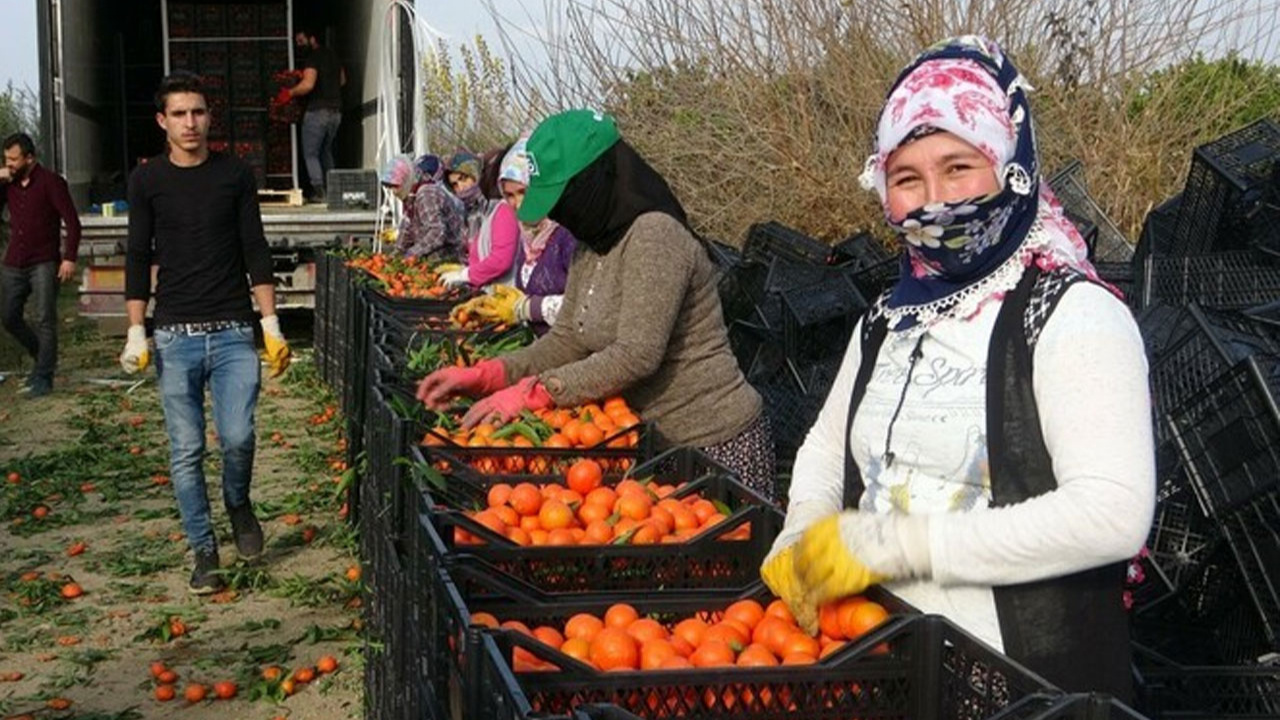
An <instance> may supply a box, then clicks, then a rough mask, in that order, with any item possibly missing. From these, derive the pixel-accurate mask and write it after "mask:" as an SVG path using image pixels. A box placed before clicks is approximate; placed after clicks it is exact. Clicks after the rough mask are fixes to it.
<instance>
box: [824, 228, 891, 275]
mask: <svg viewBox="0 0 1280 720" xmlns="http://www.w3.org/2000/svg"><path fill="white" fill-rule="evenodd" d="M896 257H897V255H896V254H895V253H893V252H892V251H890V250H889V249H888V248H886V247H885V245H884V243H882V242H880V241H879V240H877V239H876V238H875V236H873V235H872V234H871V233H867V232H859V233H854V234H853V235H850V236H849V237H847V238H845V239H844V240H841V241H840V242H838V243H836V244H835V245H832V246H831V257H830V264H832V265H835V266H838V267H842V268H845V269H847V270H851V271H856V270H862V269H865V268H869V267H872V266H874V265H879V264H880V263H882V262H884V261H885V260H892V259H895V258H896Z"/></svg>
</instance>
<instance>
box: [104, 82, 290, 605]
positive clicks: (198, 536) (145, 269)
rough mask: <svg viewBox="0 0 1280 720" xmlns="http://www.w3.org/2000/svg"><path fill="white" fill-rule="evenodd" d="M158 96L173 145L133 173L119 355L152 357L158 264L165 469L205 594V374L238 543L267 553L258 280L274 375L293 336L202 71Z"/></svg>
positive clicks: (210, 537) (256, 215) (132, 361)
mask: <svg viewBox="0 0 1280 720" xmlns="http://www.w3.org/2000/svg"><path fill="white" fill-rule="evenodd" d="M156 108H157V110H158V111H159V112H157V113H156V122H157V123H158V124H159V125H160V127H161V129H163V130H164V131H165V135H166V137H167V139H168V147H169V149H168V152H166V153H163V154H161V155H157V156H156V157H154V158H151V159H150V161H148V162H146V163H144V164H142V165H139V166H138V167H137V168H136V169H135V170H134V171H133V174H132V175H131V176H130V177H129V240H128V248H127V250H126V259H125V305H126V307H127V309H128V313H129V333H128V340H127V342H126V343H125V349H124V352H123V353H122V354H121V356H120V364H121V365H122V366H123V367H124V369H125V372H129V373H134V372H139V371H141V370H144V369H145V368H146V367H147V363H148V361H149V360H150V350H149V349H148V346H147V336H146V329H145V327H144V324H143V323H144V319H145V316H146V309H147V302H148V300H150V298H151V297H152V292H151V271H152V267H153V266H154V267H155V268H156V286H155V295H154V297H155V326H156V331H155V347H156V351H157V357H156V371H157V373H158V375H159V386H160V394H161V400H162V402H163V406H164V419H165V429H166V430H167V431H168V434H169V476H170V479H171V480H172V483H173V489H174V494H175V495H176V496H177V499H178V509H179V510H180V511H181V512H182V526H183V529H184V530H185V531H186V534H187V542H188V544H189V545H190V546H191V549H192V551H193V553H194V554H195V570H194V571H193V572H192V574H191V584H190V589H191V591H192V592H195V593H201V594H203V593H210V592H216V591H217V590H219V589H220V588H221V587H222V580H221V578H220V577H219V576H218V574H217V572H216V571H217V569H218V546H217V540H216V538H215V536H214V532H213V526H212V523H211V522H210V515H209V498H208V495H207V493H206V491H205V478H204V451H205V425H204V393H205V386H206V385H207V386H208V387H209V390H210V394H211V395H212V398H213V420H214V425H215V426H216V427H217V429H218V438H219V441H220V443H221V446H222V455H223V458H222V460H223V462H222V500H223V504H224V505H225V507H226V510H227V514H228V515H229V516H230V518H231V528H232V531H233V534H234V535H235V543H236V549H237V551H239V554H240V555H241V557H246V558H252V557H256V556H257V555H260V554H261V553H262V543H263V538H262V527H261V526H260V525H259V524H258V520H257V518H256V517H254V514H253V507H252V505H251V504H250V500H249V483H250V480H251V478H252V476H253V455H254V418H253V416H254V410H255V409H256V407H257V403H258V388H259V385H260V381H261V377H260V376H261V369H260V367H259V363H258V355H257V352H256V351H255V349H254V340H253V320H254V313H253V305H252V304H251V303H250V300H249V294H250V291H252V293H253V297H254V299H256V300H257V302H258V308H259V310H260V311H261V313H262V319H261V320H260V324H261V326H262V332H263V337H264V340H265V343H266V352H265V353H264V354H263V357H264V358H265V360H266V362H267V365H268V367H269V369H270V373H271V376H272V377H275V376H276V375H279V374H280V373H282V372H284V370H285V368H286V367H288V365H289V346H288V344H287V343H286V342H285V339H284V336H283V335H282V334H281V332H280V322H279V319H278V318H277V317H276V312H275V287H274V278H273V275H272V272H271V253H270V251H269V250H268V248H267V241H266V237H265V236H264V235H263V232H262V215H261V213H260V212H259V210H258V194H257V184H256V182H255V180H254V175H253V171H252V170H251V169H250V168H249V166H248V165H246V164H245V163H244V162H242V161H241V160H240V159H239V158H236V157H232V156H229V155H224V154H222V153H216V152H211V151H210V150H209V142H208V134H209V121H210V118H209V105H208V101H207V100H206V98H205V95H204V92H203V90H202V89H201V87H200V81H199V78H197V77H196V76H195V75H192V74H190V73H174V74H173V75H169V76H168V77H166V78H164V80H162V81H161V82H160V89H159V90H158V91H157V92H156ZM246 276H247V277H248V281H246Z"/></svg>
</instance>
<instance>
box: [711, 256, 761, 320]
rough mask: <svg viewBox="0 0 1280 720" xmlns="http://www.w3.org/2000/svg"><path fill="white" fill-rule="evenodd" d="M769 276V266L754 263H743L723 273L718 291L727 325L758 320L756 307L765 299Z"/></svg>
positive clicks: (717, 286) (718, 284) (725, 269)
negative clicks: (765, 286)
mask: <svg viewBox="0 0 1280 720" xmlns="http://www.w3.org/2000/svg"><path fill="white" fill-rule="evenodd" d="M768 275H769V268H768V266H767V265H764V264H762V263H758V262H754V261H743V262H740V263H738V264H736V265H734V266H732V267H727V268H724V269H723V270H722V271H721V275H720V279H719V280H718V281H717V284H716V290H717V291H718V292H719V295H720V308H721V311H722V313H723V316H724V321H725V324H726V325H729V324H732V323H734V322H754V321H757V320H758V318H757V316H756V305H757V304H759V302H760V301H761V300H762V299H763V298H764V283H765V279H766V278H767V277H768Z"/></svg>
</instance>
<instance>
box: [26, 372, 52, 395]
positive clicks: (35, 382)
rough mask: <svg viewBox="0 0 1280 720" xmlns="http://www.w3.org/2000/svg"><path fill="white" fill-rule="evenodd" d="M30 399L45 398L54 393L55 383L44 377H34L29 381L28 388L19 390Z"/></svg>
mask: <svg viewBox="0 0 1280 720" xmlns="http://www.w3.org/2000/svg"><path fill="white" fill-rule="evenodd" d="M18 392H20V393H23V394H24V395H26V396H27V397H29V398H37V397H44V396H45V395H48V394H49V393H51V392H53V382H52V381H50V380H49V379H48V378H44V377H33V378H31V379H30V380H29V381H27V386H26V387H24V388H22V389H21V390H19V391H18Z"/></svg>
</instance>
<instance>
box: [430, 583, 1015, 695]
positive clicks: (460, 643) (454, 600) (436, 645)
mask: <svg viewBox="0 0 1280 720" xmlns="http://www.w3.org/2000/svg"><path fill="white" fill-rule="evenodd" d="M427 566H428V571H427V572H425V573H424V574H423V576H424V577H427V578H429V579H430V580H431V582H432V583H433V587H432V588H431V589H429V590H425V591H423V592H422V596H423V597H425V598H427V603H428V604H429V606H430V607H428V608H427V609H426V610H425V611H424V613H423V614H422V615H421V616H420V617H421V621H422V623H421V629H420V632H421V633H422V634H423V636H424V637H425V638H426V640H425V641H424V642H422V643H421V644H422V645H423V646H426V647H428V648H429V651H428V655H429V656H430V657H429V659H428V663H429V664H430V665H431V666H432V668H433V671H432V672H431V673H430V674H428V675H427V677H430V678H432V684H433V686H434V687H435V688H436V693H437V697H439V698H443V699H444V703H445V704H447V705H451V706H453V707H454V708H455V712H454V713H453V715H454V717H483V718H490V717H495V715H493V712H494V709H493V708H492V707H491V706H488V703H489V702H490V701H491V699H492V694H491V693H489V692H485V691H484V690H483V688H484V687H485V684H484V682H483V681H482V680H481V679H479V678H477V675H476V673H477V672H485V671H487V670H489V669H490V668H483V667H481V666H480V665H478V664H476V659H477V658H479V657H480V655H481V654H482V653H483V649H482V648H483V644H484V643H485V642H486V641H487V640H486V638H487V639H488V641H492V640H493V637H494V636H495V635H499V636H507V635H508V634H507V633H505V632H504V631H495V632H490V631H489V630H487V629H484V628H482V627H481V626H478V625H474V624H472V621H471V618H472V614H473V613H476V612H481V611H484V612H488V613H490V614H492V615H495V616H496V617H497V618H498V619H499V620H503V621H505V620H508V619H510V620H519V621H521V622H525V623H527V624H528V625H529V627H537V626H539V625H555V626H562V625H563V623H564V621H565V619H567V618H569V617H570V616H572V615H574V614H576V613H579V612H592V613H596V614H597V615H600V614H603V612H604V610H605V609H606V608H607V607H608V606H609V605H611V604H613V603H616V602H627V603H629V604H631V605H632V606H633V607H635V608H636V609H637V610H638V611H639V612H640V613H641V614H642V615H646V616H650V617H654V618H656V619H658V620H660V621H669V620H672V619H676V618H680V617H689V616H693V615H698V616H700V617H703V618H704V619H706V618H708V617H709V616H710V615H711V614H712V613H715V612H718V611H721V610H723V609H724V608H726V607H728V606H729V605H730V604H732V603H733V602H735V601H737V600H739V599H745V598H751V599H755V600H757V601H760V602H761V603H762V604H765V603H767V602H769V601H770V600H771V599H772V597H771V596H770V595H768V593H767V591H765V589H764V587H763V584H761V583H758V582H757V583H756V584H755V585H754V586H753V587H752V588H750V589H748V590H746V591H743V592H723V591H715V590H708V591H685V592H656V593H655V592H647V593H639V594H620V593H595V594H585V593H584V594H578V595H574V596H568V597H560V598H556V599H554V600H553V599H550V598H547V597H545V596H539V595H536V594H535V595H529V594H525V593H523V592H520V591H519V589H512V588H508V587H505V586H504V585H503V584H502V583H501V582H500V581H498V580H497V579H496V578H493V577H484V576H479V575H476V574H475V573H470V574H471V575H472V578H471V580H470V581H469V582H475V583H482V584H485V585H487V586H488V587H490V588H492V589H493V591H494V592H492V593H490V594H487V595H485V596H478V595H477V596H475V597H473V598H468V597H466V595H464V594H463V592H462V589H461V588H460V587H459V586H458V585H457V584H456V582H455V579H454V573H453V572H450V571H446V570H443V569H441V568H438V567H431V562H430V560H429V559H427ZM865 596H866V597H867V598H868V599H870V600H874V601H875V602H878V603H880V604H881V605H882V606H884V607H885V609H886V610H888V611H889V612H890V613H892V614H893V615H894V616H896V617H893V618H891V619H890V620H889V621H888V622H887V623H886V624H887V625H893V624H895V623H898V622H901V621H903V620H904V619H905V618H906V617H907V616H910V615H914V614H918V612H919V611H918V610H916V609H915V608H914V607H912V606H910V605H908V604H907V603H905V602H903V601H902V600H901V599H899V598H897V597H896V596H894V595H892V594H891V593H889V592H887V591H885V590H883V589H882V588H879V587H873V588H870V589H869V590H868V591H867V592H866V593H865ZM512 641H515V642H517V643H521V644H524V645H525V646H526V647H529V646H530V641H529V640H526V639H524V637H523V636H522V637H519V638H515V637H504V638H502V639H501V640H499V642H501V643H503V645H502V647H503V648H504V653H505V654H504V655H500V656H499V657H505V658H507V660H506V661H505V662H504V663H502V664H501V665H505V667H506V671H507V672H508V673H510V672H511V666H510V657H511V648H510V643H511V642H512ZM975 642H976V641H975ZM535 647H540V650H539V652H542V653H547V654H550V655H553V656H555V658H556V660H558V661H566V658H565V657H564V656H563V655H559V654H558V653H557V652H556V651H554V650H551V649H550V648H546V647H545V646H535ZM863 647H870V648H875V647H876V645H875V644H872V643H871V642H870V640H867V641H866V642H865V643H864V644H863ZM865 654H867V653H866V651H863V652H860V653H850V652H849V651H848V650H847V649H846V650H845V651H842V652H841V653H835V654H833V655H832V657H831V658H830V659H829V660H824V661H822V663H819V664H817V665H812V666H809V669H810V670H811V671H812V670H817V669H819V668H824V667H828V666H830V665H843V664H844V662H846V661H844V660H841V659H840V658H849V657H850V656H851V655H854V656H862V655H865ZM501 665H500V666H501ZM562 667H569V666H568V665H564V666H562ZM575 667H579V668H582V669H584V670H586V671H587V674H588V675H589V676H591V678H592V679H589V680H588V682H594V683H598V682H600V681H599V680H598V678H599V677H600V676H601V675H602V674H601V673H598V672H596V671H594V670H591V669H590V668H586V667H585V666H575ZM799 670H800V671H801V673H797V675H793V676H792V677H796V676H799V675H802V674H803V670H804V668H800V669H799ZM698 672H699V673H701V674H699V675H695V677H694V678H693V680H694V681H697V680H699V679H700V678H705V677H707V674H706V673H707V672H709V671H698ZM721 672H723V670H721ZM665 675H669V674H668V673H659V674H658V675H654V674H653V673H651V672H650V673H638V672H630V673H621V674H619V673H608V674H607V676H609V677H621V676H627V677H629V678H630V679H629V682H637V681H639V680H640V679H643V678H658V677H662V676H665ZM513 677H514V676H513ZM986 677H987V678H989V677H990V676H989V675H988V676H986ZM490 689H494V688H490ZM502 690H503V691H504V692H507V691H515V692H519V691H520V690H519V688H518V687H517V686H515V685H511V686H508V687H507V688H505V689H502ZM990 690H991V692H993V693H996V692H1000V691H1001V690H1002V688H991V689H990ZM464 693H465V696H464ZM547 712H548V711H547V710H546V709H544V710H542V713H543V714H542V715H539V716H538V717H543V716H544V715H545V714H546V713H547ZM553 714H558V713H553ZM519 717H523V716H519ZM694 717H697V716H696V715H695V716H694Z"/></svg>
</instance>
